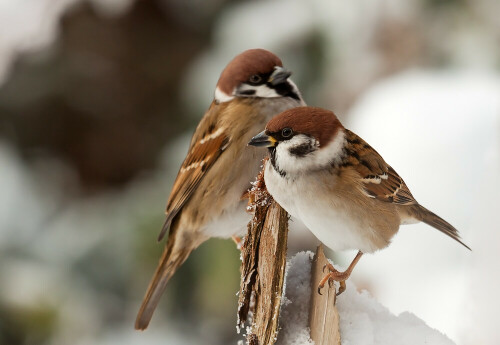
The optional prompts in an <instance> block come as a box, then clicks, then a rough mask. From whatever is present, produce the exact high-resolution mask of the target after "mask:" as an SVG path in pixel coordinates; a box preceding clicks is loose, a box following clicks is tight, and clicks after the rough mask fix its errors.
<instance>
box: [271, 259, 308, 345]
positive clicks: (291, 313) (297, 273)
mask: <svg viewBox="0 0 500 345" xmlns="http://www.w3.org/2000/svg"><path fill="white" fill-rule="evenodd" d="M312 258H313V253H312V252H300V253H297V254H295V255H294V256H293V257H292V258H291V259H290V261H288V262H287V269H286V277H285V279H286V280H285V287H284V291H285V295H284V297H283V299H282V303H281V312H280V328H281V329H280V331H279V334H278V341H277V342H276V345H306V344H307V345H309V344H314V342H313V341H312V340H311V339H310V338H309V329H308V326H307V325H308V324H307V319H308V317H309V298H310V296H311V280H310V275H311V260H312Z"/></svg>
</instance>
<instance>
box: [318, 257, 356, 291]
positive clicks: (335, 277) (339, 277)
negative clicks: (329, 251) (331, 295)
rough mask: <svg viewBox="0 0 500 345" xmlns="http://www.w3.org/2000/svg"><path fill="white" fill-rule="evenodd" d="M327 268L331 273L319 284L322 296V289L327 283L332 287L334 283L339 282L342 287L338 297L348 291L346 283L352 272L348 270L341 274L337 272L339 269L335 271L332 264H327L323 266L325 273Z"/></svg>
mask: <svg viewBox="0 0 500 345" xmlns="http://www.w3.org/2000/svg"><path fill="white" fill-rule="evenodd" d="M325 268H328V270H329V271H330V272H328V273H327V274H326V275H325V276H324V277H323V279H321V281H320V282H319V285H318V293H319V294H320V295H322V293H321V289H323V287H325V284H326V282H328V285H329V286H330V287H332V286H333V282H339V284H340V286H339V291H338V292H337V296H338V295H340V294H341V293H342V292H344V291H345V289H346V283H345V281H346V280H347V279H348V278H349V276H350V275H351V272H349V270H346V271H345V272H339V271H337V269H335V267H333V265H332V264H326V265H325V266H323V272H324V271H325Z"/></svg>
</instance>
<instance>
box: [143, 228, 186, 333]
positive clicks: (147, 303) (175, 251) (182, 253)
mask: <svg viewBox="0 0 500 345" xmlns="http://www.w3.org/2000/svg"><path fill="white" fill-rule="evenodd" d="M174 245H175V236H174V237H171V238H169V239H168V242H167V245H166V246H165V249H164V251H163V254H162V256H161V258H160V262H159V264H158V267H157V268H156V271H155V273H154V275H153V278H152V279H151V282H150V283H149V287H148V290H147V291H146V295H145V296H144V300H143V301H142V305H141V308H140V309H139V312H138V314H137V318H136V320H135V329H138V330H145V329H146V328H147V327H148V325H149V322H150V321H151V318H152V317H153V313H154V311H155V309H156V307H157V306H158V303H159V302H160V298H161V296H162V294H163V291H165V287H166V286H167V283H168V281H169V280H170V278H171V277H172V276H173V275H174V273H175V272H176V271H177V269H178V268H179V267H180V266H181V265H182V264H183V263H184V261H186V259H187V257H188V256H189V254H190V253H191V252H192V251H193V250H194V247H190V246H182V248H179V247H178V246H175V247H174Z"/></svg>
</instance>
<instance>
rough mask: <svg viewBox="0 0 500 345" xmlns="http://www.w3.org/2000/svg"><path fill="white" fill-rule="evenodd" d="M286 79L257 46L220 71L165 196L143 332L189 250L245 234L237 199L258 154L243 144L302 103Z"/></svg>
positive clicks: (139, 322) (242, 206) (140, 321)
mask: <svg viewBox="0 0 500 345" xmlns="http://www.w3.org/2000/svg"><path fill="white" fill-rule="evenodd" d="M290 75H291V72H289V71H287V70H286V69H284V68H283V64H282V62H281V60H280V59H279V58H278V57H277V56H276V55H274V54H272V53H271V52H269V51H266V50H263V49H251V50H247V51H245V52H243V53H241V54H240V55H238V56H236V57H235V58H234V59H233V60H232V61H231V62H230V63H229V64H228V65H227V66H226V68H225V69H224V70H223V71H222V74H221V76H220V79H219V81H218V83H217V87H216V89H215V97H214V100H213V102H212V104H211V105H210V107H209V108H208V111H207V112H206V113H205V115H204V116H203V118H202V119H201V122H200V124H199V125H198V127H197V128H196V131H195V133H194V135H193V138H192V139H191V145H190V147H189V150H188V154H187V156H186V158H185V160H184V162H183V163H182V166H181V168H180V170H179V173H178V175H177V178H176V180H175V182H174V185H173V188H172V192H171V193H170V197H169V199H168V203H167V209H166V215H167V218H166V220H165V224H164V225H163V228H162V230H161V232H160V236H159V240H161V239H162V238H163V236H164V235H165V234H166V233H167V231H168V229H170V234H169V236H168V240H167V243H166V245H165V249H164V251H163V254H162V256H161V258H160V262H159V265H158V267H157V269H156V271H155V273H154V276H153V278H152V280H151V282H150V284H149V287H148V290H147V292H146V296H145V297H144V300H143V302H142V306H141V308H140V310H139V313H138V315H137V319H136V323H135V328H136V329H141V330H143V329H146V328H147V326H148V324H149V321H150V320H151V317H152V316H153V312H154V310H155V308H156V306H157V305H158V302H159V300H160V297H161V295H162V293H163V291H164V290H165V286H166V284H167V282H168V280H169V279H170V278H171V277H172V275H173V274H174V273H175V271H176V270H177V269H178V268H179V267H180V265H182V263H183V262H184V261H185V260H186V259H187V257H188V256H189V254H190V253H191V252H192V251H193V250H194V249H196V248H197V247H198V246H199V245H200V244H201V243H203V242H204V241H206V240H207V239H209V238H210V237H230V236H232V235H238V234H243V233H244V231H245V230H246V225H247V223H248V222H249V220H250V215H249V214H247V213H246V211H245V210H246V202H245V201H244V200H242V194H243V193H245V192H246V191H247V190H248V189H249V187H250V181H252V180H253V178H254V177H255V176H256V175H257V173H258V169H259V164H260V161H261V159H262V158H263V156H264V153H263V152H259V150H256V149H255V150H248V149H246V148H245V147H246V144H247V142H248V141H249V140H250V139H251V135H252V133H255V132H256V131H258V130H259V129H260V128H262V127H263V126H265V124H266V123H267V122H268V121H269V120H270V119H271V117H272V116H274V115H276V114H278V113H279V112H281V111H283V110H286V109H289V108H292V107H297V106H300V105H304V104H305V103H304V101H303V100H302V97H301V95H300V92H299V90H298V88H297V86H295V84H294V83H293V82H292V81H291V80H290V79H289V77H290Z"/></svg>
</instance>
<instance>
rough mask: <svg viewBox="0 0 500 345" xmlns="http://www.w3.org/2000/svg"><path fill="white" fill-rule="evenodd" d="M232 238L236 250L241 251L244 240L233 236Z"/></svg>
mask: <svg viewBox="0 0 500 345" xmlns="http://www.w3.org/2000/svg"><path fill="white" fill-rule="evenodd" d="M231 238H232V239H233V241H234V243H236V248H238V250H241V246H242V245H243V240H242V239H241V237H239V236H236V235H233V236H231Z"/></svg>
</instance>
